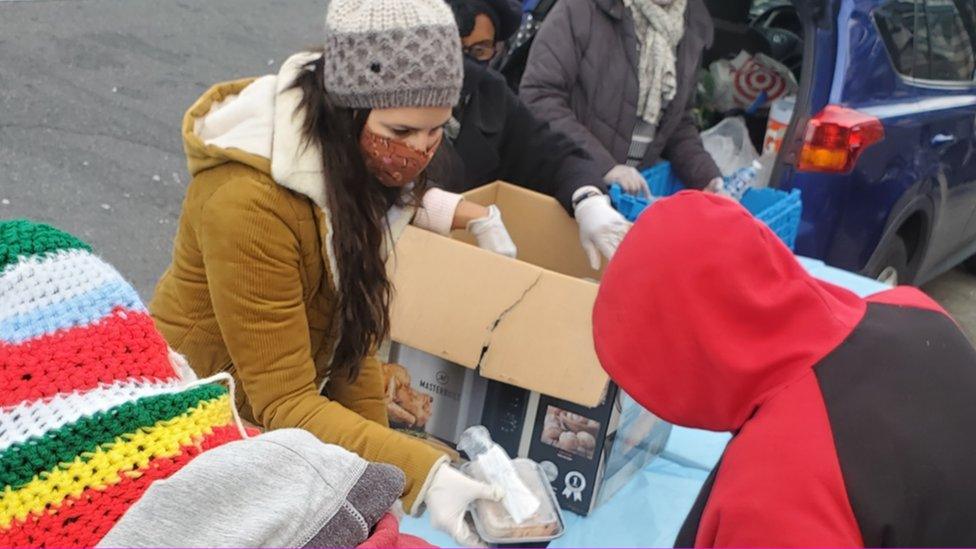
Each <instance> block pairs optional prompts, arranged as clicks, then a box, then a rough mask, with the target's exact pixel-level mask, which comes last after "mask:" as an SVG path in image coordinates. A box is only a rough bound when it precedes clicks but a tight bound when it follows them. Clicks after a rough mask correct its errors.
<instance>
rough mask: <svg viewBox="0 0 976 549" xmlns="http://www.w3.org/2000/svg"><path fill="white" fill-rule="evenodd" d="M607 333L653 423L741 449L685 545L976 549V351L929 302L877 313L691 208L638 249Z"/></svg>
mask: <svg viewBox="0 0 976 549" xmlns="http://www.w3.org/2000/svg"><path fill="white" fill-rule="evenodd" d="M593 332H594V338H595V343H596V350H597V354H598V356H599V358H600V361H601V363H602V364H603V367H604V369H605V370H606V371H607V372H608V373H609V374H610V377H611V378H613V380H614V381H615V382H617V383H618V384H619V385H620V386H621V387H622V388H623V389H624V390H626V391H627V392H628V393H629V394H630V395H632V396H633V397H634V398H635V399H636V400H637V401H638V402H640V403H641V404H642V405H644V406H645V407H646V408H648V409H649V410H651V411H652V412H654V413H655V414H657V415H658V416H660V417H662V418H664V419H665V420H668V421H670V422H672V423H675V424H677V425H682V426H686V427H692V428H698V429H708V430H713V431H731V432H732V433H733V434H734V436H733V438H732V440H731V442H730V443H729V445H728V447H727V448H726V450H725V454H724V455H723V457H722V460H721V461H720V463H719V465H718V466H717V467H716V468H715V470H714V471H713V472H712V474H711V476H710V477H709V478H708V480H707V481H706V483H705V485H704V487H703V489H702V492H701V494H700V496H699V497H698V500H697V502H696V503H695V505H694V507H693V508H692V510H691V512H690V514H689V516H688V518H687V520H686V521H685V524H684V526H683V527H682V529H681V532H680V533H679V535H678V539H677V546H679V547H684V546H696V547H712V546H738V547H747V546H767V547H768V546H821V547H826V546H838V547H839V546H847V547H855V546H856V547H863V546H869V547H881V546H910V547H932V546H935V547H940V546H943V547H944V546H959V545H963V546H976V467H974V464H976V437H974V436H973V432H974V428H976V351H974V350H973V347H972V345H971V344H970V343H969V341H968V340H967V339H966V337H965V336H964V335H963V333H962V332H961V331H960V330H959V328H958V327H957V325H956V324H955V323H954V321H953V320H952V319H951V318H950V317H949V316H948V315H947V314H946V313H945V312H944V311H943V310H942V309H941V308H940V307H939V306H938V305H937V304H936V303H935V302H933V301H931V300H930V299H929V298H928V297H926V296H925V295H924V294H922V293H921V292H920V291H918V290H916V289H914V288H896V289H893V290H890V291H886V292H883V293H880V294H877V295H875V296H873V297H870V298H868V299H866V300H865V299H861V298H860V297H858V296H856V295H854V294H852V293H851V292H849V291H847V290H844V289H842V288H839V287H837V286H833V285H831V284H828V283H826V282H822V281H820V280H817V279H815V278H813V277H811V276H810V275H809V274H808V273H807V272H806V270H805V269H804V268H803V267H802V266H801V265H800V264H799V263H798V262H797V261H796V259H795V258H794V256H793V254H792V253H791V252H790V250H789V249H787V247H786V246H784V245H783V244H782V243H781V242H780V240H779V239H778V238H777V237H776V235H775V234H774V233H773V232H772V231H770V230H769V229H768V228H767V227H766V226H765V225H763V224H762V223H760V222H759V221H757V220H755V219H754V218H753V217H752V216H751V215H749V213H748V212H747V211H746V210H744V209H743V208H742V207H741V206H739V205H738V204H736V203H734V202H732V201H730V200H728V199H725V198H722V197H719V196H715V195H708V194H704V193H694V192H684V193H679V194H678V195H676V196H674V197H672V198H669V199H664V200H660V201H659V202H657V203H655V204H654V205H653V206H652V207H651V208H650V209H649V210H648V211H647V212H646V213H645V214H644V215H643V216H642V217H641V218H640V219H639V220H638V222H637V223H636V224H635V225H634V227H633V229H632V230H631V232H630V234H629V235H628V236H627V238H626V239H625V240H624V242H623V243H622V245H621V247H620V248H619V250H618V252H617V255H616V256H615V257H614V259H613V261H612V262H611V263H610V265H609V267H608V269H607V271H606V274H605V275H604V277H603V281H602V284H601V287H600V292H599V296H598V298H597V300H596V305H595V308H594V312H593Z"/></svg>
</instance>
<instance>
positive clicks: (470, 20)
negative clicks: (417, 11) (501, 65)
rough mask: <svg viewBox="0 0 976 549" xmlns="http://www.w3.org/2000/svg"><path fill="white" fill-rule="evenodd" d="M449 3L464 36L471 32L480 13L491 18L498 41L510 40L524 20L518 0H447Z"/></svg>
mask: <svg viewBox="0 0 976 549" xmlns="http://www.w3.org/2000/svg"><path fill="white" fill-rule="evenodd" d="M447 4H448V5H449V6H451V10H453V11H454V19H455V20H456V21H457V24H458V30H459V31H460V32H461V36H462V37H464V36H467V35H469V34H471V31H472V29H473V28H474V19H475V17H476V16H478V15H482V14H483V15H486V16H488V18H489V19H491V22H492V24H493V25H495V39H496V40H498V41H505V40H508V39H509V38H510V37H511V36H512V35H513V34H515V31H517V30H518V28H519V24H521V22H522V13H521V10H520V9H519V7H520V6H521V2H518V1H517V0H447Z"/></svg>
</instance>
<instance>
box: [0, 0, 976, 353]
mask: <svg viewBox="0 0 976 549" xmlns="http://www.w3.org/2000/svg"><path fill="white" fill-rule="evenodd" d="M324 6H325V0H179V1H177V0H35V1H10V0H0V219H10V218H17V217H29V218H32V219H36V220H40V221H44V222H48V223H52V224H54V225H57V226H58V227H61V228H64V229H65V230H68V231H70V232H72V233H74V234H76V235H78V236H80V237H82V238H83V239H84V240H86V241H88V242H89V243H91V244H92V245H93V246H94V247H95V249H96V250H97V251H98V252H99V253H100V254H101V255H102V256H103V257H105V258H106V259H107V260H108V261H109V262H110V263H112V264H113V265H115V266H116V267H117V268H118V269H119V270H121V271H122V272H123V273H124V274H125V275H126V276H127V277H128V278H129V279H130V280H131V281H132V282H133V284H134V285H135V287H136V288H137V289H138V291H139V292H140V293H141V294H142V296H143V297H144V298H148V297H149V296H150V295H151V294H152V289H153V287H154V285H155V283H156V280H158V278H159V276H160V274H162V272H163V270H164V269H165V268H166V265H167V263H168V261H169V256H170V251H171V244H172V238H173V235H174V233H175V231H176V221H177V218H178V216H179V212H180V204H181V202H182V199H183V194H184V191H185V188H186V184H187V182H188V175H187V171H186V164H185V160H184V158H183V154H182V140H181V138H180V123H181V119H182V116H183V113H184V111H185V110H186V108H187V107H188V106H189V105H191V104H192V103H193V101H194V100H196V99H197V97H199V96H200V94H202V93H203V92H204V91H205V90H206V89H207V88H208V87H209V86H211V85H212V84H214V83H216V82H221V81H226V80H232V79H236V78H241V77H247V76H259V75H262V74H269V73H274V72H277V70H278V67H279V66H280V64H281V63H282V62H283V61H284V60H285V59H286V58H287V56H288V55H289V54H290V53H292V52H295V51H298V50H300V49H302V48H304V47H306V46H309V45H314V44H315V43H317V42H318V41H319V40H320V39H321V38H320V36H321V30H320V29H321V28H322V21H323V11H324ZM925 289H926V291H928V292H930V293H931V294H932V295H933V296H934V297H935V298H936V299H938V300H939V301H940V302H941V303H943V305H945V306H946V307H947V308H948V309H949V310H950V311H951V312H952V313H953V314H955V315H956V316H957V318H959V320H960V322H961V323H962V324H963V325H964V326H965V327H966V328H967V330H968V331H969V332H970V334H971V337H972V336H973V335H976V278H974V277H972V276H970V275H968V274H965V273H963V272H961V271H954V272H952V273H949V274H948V275H946V276H943V277H941V278H939V279H937V280H936V281H934V282H933V283H931V284H929V285H927V286H926V288H925Z"/></svg>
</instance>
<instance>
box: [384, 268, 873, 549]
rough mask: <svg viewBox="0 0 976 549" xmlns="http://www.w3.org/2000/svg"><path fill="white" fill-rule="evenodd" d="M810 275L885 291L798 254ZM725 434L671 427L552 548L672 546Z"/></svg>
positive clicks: (447, 543)
mask: <svg viewBox="0 0 976 549" xmlns="http://www.w3.org/2000/svg"><path fill="white" fill-rule="evenodd" d="M800 262H801V263H802V264H803V266H804V267H805V268H806V269H807V270H808V271H809V272H810V274H812V275H813V276H815V277H817V278H819V279H821V280H825V281H827V282H831V283H833V284H836V285H838V286H842V287H844V288H847V289H849V290H851V291H852V292H854V293H856V294H858V295H861V296H868V295H871V294H875V293H878V292H880V291H884V290H885V289H887V286H884V285H882V284H880V283H878V282H875V281H873V280H870V279H867V278H864V277H861V276H858V275H855V274H852V273H849V272H846V271H842V270H840V269H835V268H833V267H828V266H827V265H825V264H824V263H823V262H821V261H816V260H812V259H806V258H800ZM729 438H730V436H729V434H728V433H711V432H707V431H699V430H695V429H685V428H682V427H675V429H674V431H672V433H671V438H670V439H669V440H668V445H667V447H666V448H665V451H664V453H663V454H662V455H661V457H660V458H659V459H656V460H655V461H653V462H652V463H651V464H650V465H648V466H647V467H646V468H645V469H644V470H643V471H641V472H640V473H639V474H638V475H636V476H635V477H634V479H633V480H632V481H631V482H630V483H629V484H628V485H627V486H625V487H624V488H623V489H622V490H621V491H620V492H618V493H617V495H615V496H614V497H613V498H612V499H611V500H610V501H608V502H607V503H605V504H603V505H602V506H600V507H598V508H597V509H596V510H595V511H594V512H593V513H591V514H590V516H588V517H585V518H584V517H580V516H578V515H575V514H573V513H569V512H566V513H565V514H564V518H565V521H566V534H565V535H564V536H563V537H561V538H559V539H558V540H556V541H554V542H553V543H552V544H550V547H670V546H672V545H673V543H674V539H675V536H677V534H678V529H680V528H681V524H682V523H683V522H684V519H685V516H686V515H687V514H688V510H689V509H691V506H692V504H693V503H694V501H695V498H696V497H697V496H698V492H699V490H700V489H701V486H702V484H703V483H704V482H705V479H706V478H707V477H708V474H709V472H710V471H711V469H712V467H714V466H715V464H716V463H717V462H718V459H719V457H721V455H722V452H723V451H724V450H725V445H726V443H728V441H729ZM401 528H402V529H403V531H405V532H407V533H409V534H413V535H415V536H419V537H421V538H423V539H426V540H427V541H428V542H430V543H431V544H433V545H439V546H441V547H452V546H454V545H455V543H454V541H453V540H452V539H451V538H450V537H448V536H447V535H445V534H442V533H440V532H438V531H436V530H434V529H433V528H431V527H430V524H429V522H428V521H427V518H426V517H421V518H419V519H412V518H405V519H404V520H403V523H402V525H401Z"/></svg>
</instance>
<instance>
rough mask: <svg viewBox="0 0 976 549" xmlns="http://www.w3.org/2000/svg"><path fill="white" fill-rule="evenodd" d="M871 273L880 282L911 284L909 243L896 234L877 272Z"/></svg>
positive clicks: (894, 284)
mask: <svg viewBox="0 0 976 549" xmlns="http://www.w3.org/2000/svg"><path fill="white" fill-rule="evenodd" d="M871 275H872V277H873V278H875V279H877V280H878V282H881V283H883V284H888V285H889V286H897V285H899V284H911V282H912V276H911V273H909V272H908V245H907V244H905V240H904V239H903V238H902V237H900V236H896V237H894V238H893V239H892V240H891V242H890V243H889V244H888V247H887V249H885V253H884V255H883V256H882V257H881V261H880V262H879V263H878V266H877V268H876V269H875V272H873V273H871Z"/></svg>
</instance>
